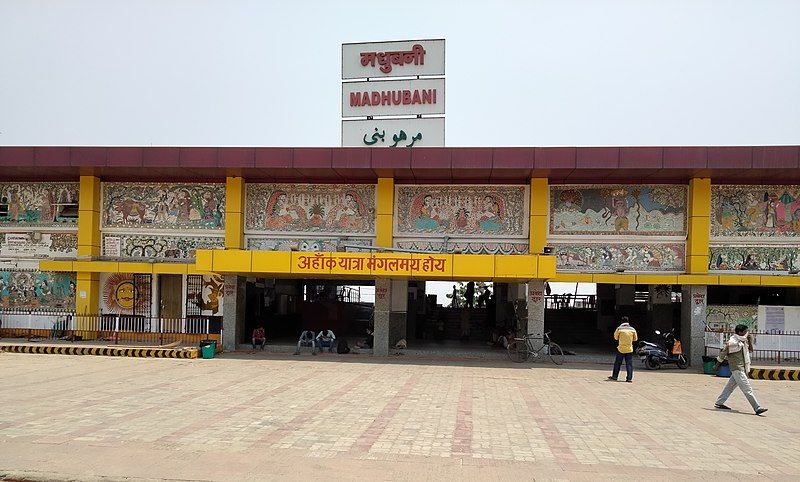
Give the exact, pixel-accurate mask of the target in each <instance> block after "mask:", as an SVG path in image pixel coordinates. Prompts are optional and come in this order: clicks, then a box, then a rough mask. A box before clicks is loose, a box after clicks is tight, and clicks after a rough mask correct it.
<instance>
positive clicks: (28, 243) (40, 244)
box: [0, 232, 78, 259]
mask: <svg viewBox="0 0 800 482" xmlns="http://www.w3.org/2000/svg"><path fill="white" fill-rule="evenodd" d="M77 254H78V234H77V233H65V232H59V233H39V232H30V233H0V256H8V257H14V258H27V259H40V258H73V257H75V256H76V255H77Z"/></svg>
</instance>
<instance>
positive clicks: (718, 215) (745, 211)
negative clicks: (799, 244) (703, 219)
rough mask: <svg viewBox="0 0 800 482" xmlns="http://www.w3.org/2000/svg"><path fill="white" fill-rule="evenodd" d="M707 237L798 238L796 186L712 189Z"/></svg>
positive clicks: (799, 193)
mask: <svg viewBox="0 0 800 482" xmlns="http://www.w3.org/2000/svg"><path fill="white" fill-rule="evenodd" d="M711 209H712V216H711V235H712V236H730V237H734V236H735V237H757V238H763V237H795V236H798V235H800V186H728V185H725V186H712V187H711Z"/></svg>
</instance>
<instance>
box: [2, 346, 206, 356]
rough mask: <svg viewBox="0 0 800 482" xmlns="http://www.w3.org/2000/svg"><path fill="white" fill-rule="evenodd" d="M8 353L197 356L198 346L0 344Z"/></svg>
mask: <svg viewBox="0 0 800 482" xmlns="http://www.w3.org/2000/svg"><path fill="white" fill-rule="evenodd" d="M0 351H5V352H8V353H36V354H41V355H99V356H128V357H138V358H197V352H198V350H197V348H187V349H174V348H114V347H105V346H52V345H0Z"/></svg>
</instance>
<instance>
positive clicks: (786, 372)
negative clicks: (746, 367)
mask: <svg viewBox="0 0 800 482" xmlns="http://www.w3.org/2000/svg"><path fill="white" fill-rule="evenodd" d="M750 378H754V379H756V380H794V381H800V368H752V369H750Z"/></svg>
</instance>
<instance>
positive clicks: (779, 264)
mask: <svg viewBox="0 0 800 482" xmlns="http://www.w3.org/2000/svg"><path fill="white" fill-rule="evenodd" d="M709 249H710V254H711V256H709V263H708V269H710V270H715V271H731V270H744V271H790V270H793V269H798V268H800V249H798V247H797V246H713V245H712V246H711V247H710V248H709Z"/></svg>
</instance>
